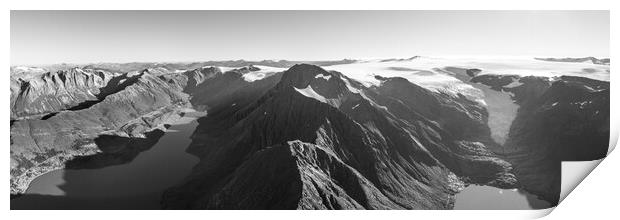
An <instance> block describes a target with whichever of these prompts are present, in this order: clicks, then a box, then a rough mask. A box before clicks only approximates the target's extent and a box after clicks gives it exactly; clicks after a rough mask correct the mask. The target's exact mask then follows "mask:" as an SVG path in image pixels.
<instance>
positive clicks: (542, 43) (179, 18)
mask: <svg viewBox="0 0 620 220" xmlns="http://www.w3.org/2000/svg"><path fill="white" fill-rule="evenodd" d="M10 36H11V64H12V65H23V64H52V63H63V62H64V63H89V62H135V61H152V62H175V61H206V60H230V59H235V60H236V59H246V60H263V59H288V60H336V59H344V58H350V59H356V58H387V57H398V58H401V57H411V56H415V55H426V56H460V55H485V56H489V55H502V56H553V57H583V56H595V57H608V56H609V11H11V33H10Z"/></svg>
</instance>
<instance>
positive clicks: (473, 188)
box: [454, 185, 550, 210]
mask: <svg viewBox="0 0 620 220" xmlns="http://www.w3.org/2000/svg"><path fill="white" fill-rule="evenodd" d="M546 208H550V206H549V203H548V202H546V201H544V200H540V199H538V198H537V197H536V196H535V195H532V194H530V193H527V192H524V191H521V190H517V189H499V188H495V187H491V186H477V185H470V186H468V187H467V188H465V190H463V191H461V192H460V193H459V194H457V195H456V202H455V203H454V209H470V210H481V209H487V210H517V209H546Z"/></svg>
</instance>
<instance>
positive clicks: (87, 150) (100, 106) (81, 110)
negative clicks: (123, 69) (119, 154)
mask: <svg viewBox="0 0 620 220" xmlns="http://www.w3.org/2000/svg"><path fill="white" fill-rule="evenodd" d="M72 71H73V73H72V74H73V75H72V76H75V77H74V78H73V79H71V80H69V79H63V77H62V76H67V75H66V74H67V72H59V73H56V74H50V73H46V74H44V75H43V76H41V77H40V78H39V77H37V78H33V79H32V80H31V81H22V85H27V86H24V87H22V88H24V89H23V90H20V92H19V94H20V95H16V96H15V97H16V99H15V100H17V101H16V102H15V103H21V104H20V105H19V106H25V107H26V109H33V110H32V111H19V112H26V113H30V112H33V111H38V112H44V111H45V112H50V111H55V112H51V113H48V114H47V115H45V116H43V117H40V118H25V119H16V120H15V121H11V193H12V194H17V193H22V192H23V191H24V190H25V189H26V187H27V186H28V183H29V182H30V181H31V180H32V179H33V178H35V177H36V176H38V175H40V174H42V173H45V172H47V171H50V170H53V169H58V168H62V167H63V166H64V162H65V161H67V160H70V159H71V158H73V157H75V156H79V155H89V154H94V153H96V152H98V151H99V149H97V146H96V145H94V144H93V140H94V139H95V138H97V137H98V136H100V135H104V134H107V135H117V136H130V137H133V136H141V135H142V133H144V132H146V131H149V130H151V129H153V128H155V127H158V126H160V125H161V124H162V122H164V121H166V120H169V119H173V118H175V117H177V111H178V109H179V106H184V105H186V103H187V95H186V94H183V93H182V92H181V91H178V90H176V89H174V87H172V86H171V85H169V84H168V83H166V82H165V81H163V80H161V79H160V78H158V77H156V76H153V75H151V74H150V73H149V72H148V71H142V72H141V73H136V74H134V75H130V74H121V75H118V76H115V77H111V78H106V77H107V76H108V75H112V74H110V73H105V72H97V73H96V74H94V73H86V71H82V70H79V69H74V70H72ZM93 75H95V76H93ZM89 77H90V78H89ZM81 80H83V81H81ZM75 85H78V86H79V87H77V88H75V87H71V86H75ZM67 88H72V89H69V90H67ZM35 91H36V94H49V95H41V96H36V95H35ZM55 93H56V94H58V93H59V94H60V95H57V96H55V95H53V94H55ZM12 94H13V93H12ZM22 94H23V96H21V95H22ZM80 95H83V96H80ZM12 97H13V95H12ZM33 97H34V99H33ZM62 97H70V98H62ZM80 101H81V102H80ZM42 102H43V103H55V104H54V105H52V104H50V105H40V103H42ZM30 107H32V108H30ZM39 107H40V108H39ZM22 110H23V109H22ZM16 114H17V113H16ZM12 115H13V113H12Z"/></svg>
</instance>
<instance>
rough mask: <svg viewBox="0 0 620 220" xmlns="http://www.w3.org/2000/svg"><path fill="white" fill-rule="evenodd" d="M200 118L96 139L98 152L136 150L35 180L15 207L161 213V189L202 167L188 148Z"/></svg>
mask: <svg viewBox="0 0 620 220" xmlns="http://www.w3.org/2000/svg"><path fill="white" fill-rule="evenodd" d="M200 115H201V114H200V113H197V112H189V113H186V114H185V115H184V116H183V117H182V118H181V119H180V120H178V121H177V122H175V123H173V124H171V126H170V127H169V128H168V129H167V130H166V131H165V132H162V131H161V130H156V131H154V132H149V133H148V135H147V138H141V139H135V138H122V137H107V138H103V139H104V141H100V142H101V143H97V140H95V142H96V143H97V144H98V146H99V147H100V148H106V147H108V148H114V147H115V146H113V145H117V146H118V145H119V143H120V144H121V145H122V144H125V145H130V146H132V147H135V148H138V150H133V151H130V152H125V153H123V154H122V155H112V156H110V155H97V156H94V157H91V158H86V159H84V160H83V161H78V162H77V165H75V166H74V167H75V168H71V167H69V168H67V169H63V170H55V171H52V172H49V173H46V174H44V175H42V176H40V177H37V178H36V179H35V180H34V181H33V182H32V183H31V184H30V186H29V187H28V190H27V191H26V193H25V194H24V195H22V196H20V197H19V198H16V199H13V200H11V209H160V207H161V206H160V200H161V196H162V193H163V191H164V190H166V189H168V188H170V187H172V186H174V185H176V184H179V183H180V182H181V181H182V180H183V178H184V177H186V176H187V175H188V174H189V173H190V171H191V169H192V167H193V166H194V165H196V164H197V163H198V158H197V157H195V156H193V155H191V154H188V153H186V152H185V150H186V149H187V147H188V146H189V144H190V143H191V139H190V136H191V135H192V133H193V132H194V129H195V128H196V126H197V125H198V122H196V118H197V117H199V116H200ZM202 115H204V114H202ZM108 145H110V146H108ZM68 165H69V164H67V166H68Z"/></svg>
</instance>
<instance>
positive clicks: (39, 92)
mask: <svg viewBox="0 0 620 220" xmlns="http://www.w3.org/2000/svg"><path fill="white" fill-rule="evenodd" d="M24 74H25V73H22V74H12V75H11V79H10V80H11V120H13V119H18V118H20V117H27V116H33V115H41V114H47V113H52V112H57V111H60V110H64V109H68V108H71V107H73V106H76V105H78V104H79V103H82V102H84V101H88V100H96V99H97V96H98V95H99V94H100V93H102V92H104V91H103V88H104V87H106V85H108V82H110V80H112V79H113V78H114V77H115V76H117V74H114V73H110V72H105V71H100V70H92V69H80V68H71V69H68V70H62V71H58V72H53V73H52V72H47V73H36V72H31V74H32V75H35V76H32V75H24ZM20 76H21V77H20ZM26 76H27V77H26Z"/></svg>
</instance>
